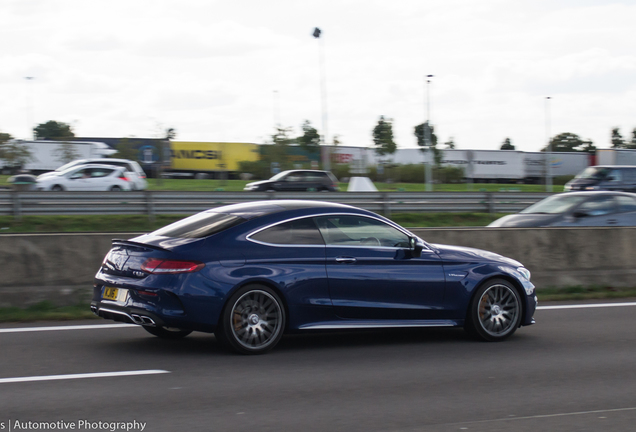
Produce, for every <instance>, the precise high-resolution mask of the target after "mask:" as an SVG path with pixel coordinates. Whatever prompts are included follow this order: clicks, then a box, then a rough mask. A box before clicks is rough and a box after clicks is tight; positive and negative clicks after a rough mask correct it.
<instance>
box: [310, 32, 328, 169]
mask: <svg viewBox="0 0 636 432" xmlns="http://www.w3.org/2000/svg"><path fill="white" fill-rule="evenodd" d="M321 34H322V30H320V29H319V28H318V27H316V28H315V29H314V32H313V36H314V37H315V38H316V39H318V45H319V54H320V100H321V103H322V134H321V138H322V145H323V146H326V145H327V143H328V142H329V141H328V138H329V134H328V132H327V84H326V78H325V44H324V42H323V39H324V38H321V37H320V35H321ZM330 150H331V148H329V147H325V148H323V151H322V152H321V153H322V166H323V169H324V170H327V171H329V170H331V151H330Z"/></svg>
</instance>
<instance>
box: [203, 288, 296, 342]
mask: <svg viewBox="0 0 636 432" xmlns="http://www.w3.org/2000/svg"><path fill="white" fill-rule="evenodd" d="M219 325H220V329H219V330H218V331H216V332H215V334H216V336H217V337H218V338H219V339H221V342H222V343H223V344H224V345H226V346H227V347H229V348H231V349H232V350H233V351H236V352H238V353H240V354H264V353H266V352H268V351H269V350H271V349H272V348H274V346H276V344H277V343H278V341H280V339H281V337H282V336H283V331H284V329H285V308H284V307H283V302H282V301H281V299H280V298H279V297H278V295H277V294H276V292H275V291H274V290H272V289H271V288H269V287H266V286H264V285H248V286H245V287H242V288H240V289H239V290H237V291H236V292H235V293H234V294H232V296H231V297H230V298H229V300H228V301H227V304H226V306H225V308H224V310H223V313H222V314H221V322H220V323H219Z"/></svg>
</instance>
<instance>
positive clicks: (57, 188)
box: [51, 185, 64, 192]
mask: <svg viewBox="0 0 636 432" xmlns="http://www.w3.org/2000/svg"><path fill="white" fill-rule="evenodd" d="M51 190H52V191H55V192H62V191H63V190H64V188H63V187H62V186H60V185H55V186H53V187H52V188H51Z"/></svg>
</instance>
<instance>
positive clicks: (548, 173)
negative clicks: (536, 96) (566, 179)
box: [545, 96, 552, 192]
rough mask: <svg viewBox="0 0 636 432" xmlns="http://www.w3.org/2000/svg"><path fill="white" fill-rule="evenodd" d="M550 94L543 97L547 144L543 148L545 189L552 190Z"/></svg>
mask: <svg viewBox="0 0 636 432" xmlns="http://www.w3.org/2000/svg"><path fill="white" fill-rule="evenodd" d="M550 99H552V98H551V97H550V96H548V97H546V98H545V136H546V141H547V142H548V145H547V147H546V149H545V159H546V160H545V191H546V192H552V144H551V143H550Z"/></svg>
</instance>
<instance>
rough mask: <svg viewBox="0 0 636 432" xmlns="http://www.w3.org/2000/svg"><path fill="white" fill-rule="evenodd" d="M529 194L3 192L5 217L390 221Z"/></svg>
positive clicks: (489, 208)
mask: <svg viewBox="0 0 636 432" xmlns="http://www.w3.org/2000/svg"><path fill="white" fill-rule="evenodd" d="M549 195H550V194H547V193H528V192H336V193H333V192H331V193H319V192H184V191H143V192H0V215H13V216H14V217H16V218H20V217H21V216H26V215H105V214H133V215H148V217H149V218H151V219H152V217H153V216H155V215H159V214H183V215H189V214H194V213H197V212H200V211H203V210H207V209H210V208H213V207H220V206H222V205H226V204H236V203H242V202H249V201H259V200H271V199H303V200H305V199H307V200H319V201H329V202H338V203H342V204H351V205H354V206H357V207H361V208H364V209H367V210H371V211H374V212H377V213H382V214H384V215H386V216H388V215H391V213H404V212H479V213H516V212H518V211H520V210H523V209H524V208H526V207H528V206H529V205H531V204H534V203H535V202H537V201H539V200H542V199H543V198H545V197H547V196H549Z"/></svg>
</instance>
